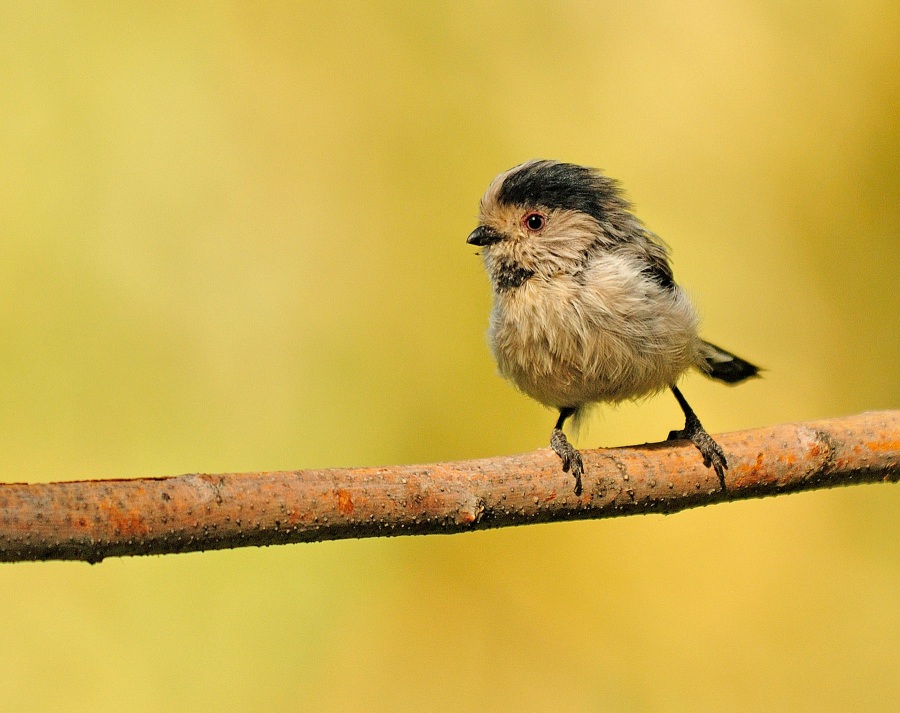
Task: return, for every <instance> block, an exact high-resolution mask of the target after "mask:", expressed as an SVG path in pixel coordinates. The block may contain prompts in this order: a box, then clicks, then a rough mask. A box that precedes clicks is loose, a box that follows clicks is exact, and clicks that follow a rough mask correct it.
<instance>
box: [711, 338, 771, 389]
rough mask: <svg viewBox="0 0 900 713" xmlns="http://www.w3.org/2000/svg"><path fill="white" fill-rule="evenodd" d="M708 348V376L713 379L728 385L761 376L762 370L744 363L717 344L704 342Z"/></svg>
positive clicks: (746, 362)
mask: <svg viewBox="0 0 900 713" xmlns="http://www.w3.org/2000/svg"><path fill="white" fill-rule="evenodd" d="M704 344H705V345H706V346H707V347H708V349H707V353H706V354H705V355H704V358H705V359H706V366H707V370H706V375H707V376H708V377H710V378H711V379H717V380H718V381H724V382H725V383H726V384H739V383H741V382H742V381H744V380H746V379H750V378H753V377H754V376H759V372H760V368H759V367H758V366H755V365H753V364H751V363H750V362H749V361H744V360H743V359H741V358H740V357H738V356H735V355H734V354H732V353H731V352H729V351H725V350H724V349H722V348H720V347H717V346H716V345H715V344H710V343H709V342H704Z"/></svg>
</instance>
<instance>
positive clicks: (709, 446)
mask: <svg viewBox="0 0 900 713" xmlns="http://www.w3.org/2000/svg"><path fill="white" fill-rule="evenodd" d="M670 388H671V389H672V393H673V394H675V398H676V399H677V400H678V405H679V406H681V410H682V411H684V429H683V430H681V431H672V432H671V433H670V434H669V438H668V440H670V441H678V440H682V439H684V440H687V441H690V442H691V443H693V444H694V445H695V446H697V450H698V451H700V454H701V455H702V456H703V465H705V466H706V467H707V468H714V469H715V471H716V475H718V476H719V483H720V484H721V485H722V490H725V470H726V469H727V468H728V461H726V460H725V452H724V451H723V450H722V448H721V447H720V446H719V444H718V443H716V442H715V441H714V440H713V439H712V436H710V435H709V434H708V433H707V432H706V429H705V428H703V424H701V423H700V419H699V418H697V414H695V413H694V409H692V408H691V406H690V404H688V402H687V400H686V399H685V398H684V396H683V395H682V393H681V391H679V389H678V387H677V386H674V385H673V386H672V387H670Z"/></svg>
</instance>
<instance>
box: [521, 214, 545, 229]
mask: <svg viewBox="0 0 900 713" xmlns="http://www.w3.org/2000/svg"><path fill="white" fill-rule="evenodd" d="M546 222H547V219H546V218H545V217H544V216H542V215H541V214H540V213H529V214H528V215H526V216H525V218H523V219H522V224H523V225H524V226H525V227H526V228H528V230H530V231H531V232H532V233H536V232H538V231H539V230H542V229H543V227H544V224H545V223H546Z"/></svg>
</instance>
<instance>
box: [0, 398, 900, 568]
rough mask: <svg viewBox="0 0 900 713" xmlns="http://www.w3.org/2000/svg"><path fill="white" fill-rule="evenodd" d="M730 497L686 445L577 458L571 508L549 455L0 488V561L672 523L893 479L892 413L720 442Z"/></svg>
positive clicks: (896, 425)
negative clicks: (626, 521) (725, 505)
mask: <svg viewBox="0 0 900 713" xmlns="http://www.w3.org/2000/svg"><path fill="white" fill-rule="evenodd" d="M717 440H718V442H719V443H720V444H721V445H722V447H723V448H724V449H725V452H726V453H727V454H728V460H729V463H730V465H731V467H730V469H729V470H728V471H727V473H726V483H727V490H724V491H723V490H721V489H720V487H719V483H718V480H717V478H716V474H715V473H714V472H713V471H712V470H710V469H708V468H705V467H704V466H703V463H702V461H701V458H700V456H699V454H698V453H697V451H696V449H695V448H694V446H693V445H690V444H688V443H685V442H679V443H652V444H647V445H643V446H629V447H627V448H610V449H606V450H595V451H583V452H582V453H583V455H584V461H585V475H584V493H583V494H582V495H581V496H580V497H576V496H575V495H574V493H573V491H572V488H573V482H572V478H571V476H569V475H567V474H565V473H562V472H561V470H560V466H559V458H558V457H557V456H556V455H555V454H554V453H553V452H552V451H550V450H549V449H542V450H539V451H536V452H533V453H526V454H524V455H518V456H506V457H498V458H487V459H484V460H473V461H462V462H457V463H435V464H429V465H411V466H392V467H385V468H348V469H334V470H301V471H285V472H275V473H235V474H226V475H182V476H178V477H174V478H139V479H134V480H94V481H78V482H64V483H36V484H22V483H9V484H0V561H8V562H15V561H24V560H50V559H75V560H85V561H87V562H99V561H100V560H102V559H103V558H104V557H110V556H122V555H149V554H165V553H174V552H190V551H197V550H210V549H222V548H228V547H242V546H247V545H274V544H284V543H288V542H313V541H317V540H334V539H341V538H349V537H377V536H383V535H415V534H428V533H454V532H465V531H468V530H477V529H484V528H489V527H508V526H511V525H524V524H529V523H537V522H550V521H556V520H579V519H588V518H602V517H618V516H621V515H636V514H640V513H654V512H656V513H673V512H677V511H679V510H684V509H686V508H691V507H698V506H700V505H710V504H713V503H718V502H724V501H731V500H743V499H746V498H757V497H762V496H765V495H778V494H780V493H789V492H796V491H800V490H813V489H816V488H830V487H835V486H839V485H851V484H855V483H872V482H878V481H885V482H888V481H890V482H896V481H897V480H898V479H900V411H882V412H873V413H864V414H860V415H858V416H848V417H846V418H836V419H832V420H827V421H814V422H809V423H800V424H787V425H782V426H772V427H768V428H760V429H756V430H751V431H743V432H738V433H730V434H726V435H722V436H719V437H718V438H717Z"/></svg>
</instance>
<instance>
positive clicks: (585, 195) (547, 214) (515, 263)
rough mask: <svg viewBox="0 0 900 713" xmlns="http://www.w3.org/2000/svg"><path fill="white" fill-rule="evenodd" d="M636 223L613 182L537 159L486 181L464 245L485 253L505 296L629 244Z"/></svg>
mask: <svg viewBox="0 0 900 713" xmlns="http://www.w3.org/2000/svg"><path fill="white" fill-rule="evenodd" d="M634 221H635V219H634V217H633V216H632V215H631V213H630V212H629V205H628V202H627V201H626V200H625V199H624V198H623V196H622V193H621V190H620V189H619V187H618V185H617V184H616V182H615V181H613V180H612V179H610V178H607V177H606V176H604V175H603V174H602V173H600V172H599V171H597V170H595V169H591V168H586V167H584V166H577V165H575V164H571V163H561V162H558V161H544V160H535V161H528V162H527V163H523V164H521V165H519V166H516V167H515V168H511V169H510V170H508V171H505V172H504V173H501V174H500V175H499V176H497V177H496V178H495V179H494V180H493V181H492V182H491V185H490V186H489V187H488V189H487V191H486V192H485V194H484V197H483V198H482V199H481V210H480V215H479V219H478V227H477V228H475V230H473V231H472V233H471V234H470V235H469V238H468V240H467V242H468V243H469V244H471V245H478V246H480V247H481V248H482V255H483V256H484V261H485V265H486V266H487V269H488V273H489V274H490V275H491V278H492V280H493V282H494V286H495V287H496V288H497V289H498V290H500V291H504V290H506V289H510V288H514V287H518V286H519V285H521V284H523V283H524V282H525V281H527V280H528V279H530V278H531V277H534V276H536V275H538V276H542V277H547V278H549V277H553V276H554V275H559V274H576V273H577V272H579V271H580V270H582V269H584V266H585V264H586V262H587V259H588V258H589V257H590V255H591V254H592V253H593V252H594V251H596V250H602V249H605V248H609V247H612V246H613V245H615V244H616V243H618V242H621V241H622V240H623V239H626V238H627V235H628V232H629V231H630V230H632V229H633V223H634Z"/></svg>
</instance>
